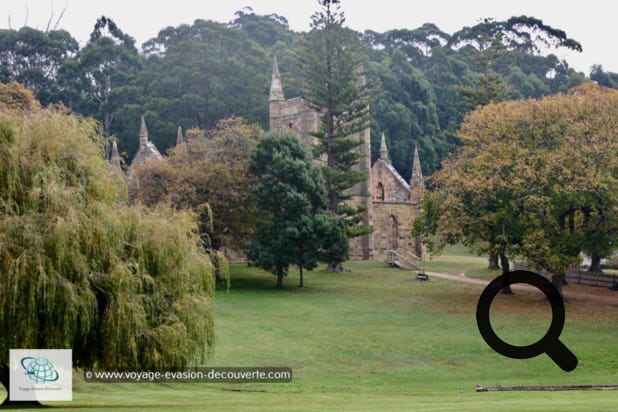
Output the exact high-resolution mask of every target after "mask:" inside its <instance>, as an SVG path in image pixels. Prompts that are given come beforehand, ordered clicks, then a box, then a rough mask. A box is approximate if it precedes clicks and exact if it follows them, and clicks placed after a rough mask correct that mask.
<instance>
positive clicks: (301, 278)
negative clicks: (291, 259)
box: [298, 265, 303, 288]
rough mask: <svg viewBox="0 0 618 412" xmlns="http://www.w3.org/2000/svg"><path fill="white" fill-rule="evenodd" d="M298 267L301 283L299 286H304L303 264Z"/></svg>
mask: <svg viewBox="0 0 618 412" xmlns="http://www.w3.org/2000/svg"><path fill="white" fill-rule="evenodd" d="M298 269H299V270H300V284H299V285H298V286H299V287H301V288H302V287H303V265H300V266H299V267H298Z"/></svg>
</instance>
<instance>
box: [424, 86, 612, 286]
mask: <svg viewBox="0 0 618 412" xmlns="http://www.w3.org/2000/svg"><path fill="white" fill-rule="evenodd" d="M617 115H618V91H616V90H612V89H607V88H601V87H598V86H594V85H592V84H586V85H582V86H580V87H577V88H574V89H572V90H570V91H569V92H568V93H566V94H557V95H554V96H551V97H546V98H543V99H540V100H525V101H524V100H520V101H512V102H504V103H501V104H493V105H488V106H485V107H483V108H479V109H477V110H475V111H474V112H472V113H470V115H468V116H467V117H466V120H465V121H464V123H463V125H462V127H461V130H460V132H459V137H460V138H461V139H462V141H463V142H464V146H463V147H462V149H461V152H460V153H459V154H458V155H457V156H455V157H454V158H452V159H449V160H448V161H446V162H445V164H444V165H443V166H444V167H443V169H442V170H441V171H439V172H438V173H436V174H435V176H434V177H433V178H432V180H431V184H432V185H433V187H434V190H433V192H432V193H429V194H428V196H427V200H426V205H425V212H424V220H421V221H419V224H418V226H421V225H424V229H425V231H426V233H433V234H437V235H438V239H440V241H441V242H442V244H445V243H449V242H450V243H452V242H457V241H463V242H464V243H467V244H469V245H471V246H474V247H476V248H477V249H478V250H481V251H487V248H488V247H490V246H492V247H496V248H498V250H497V252H498V253H499V254H500V255H501V256H502V257H503V259H504V260H505V262H504V263H505V264H506V268H504V267H503V269H506V270H507V271H508V259H507V257H523V258H525V259H526V260H527V261H528V262H529V264H531V265H532V266H533V267H536V268H538V269H542V270H546V271H548V272H549V273H551V274H553V275H554V278H557V279H558V281H557V282H556V283H557V284H558V285H559V284H560V282H559V280H560V279H561V277H562V276H563V275H564V274H565V272H567V271H568V270H569V268H570V266H571V265H573V264H575V263H577V261H578V256H579V254H580V252H581V251H584V252H586V253H588V254H590V255H591V256H595V257H602V256H607V255H608V254H609V253H610V252H611V250H612V248H613V245H614V244H615V242H616V240H617V239H616V236H617V233H618V197H617V196H616V193H617V189H618V172H617V171H618V163H617V160H616V159H618V146H617V145H616V141H615V136H616V135H617V133H618V120H617V119H618V116H617ZM418 226H417V227H418Z"/></svg>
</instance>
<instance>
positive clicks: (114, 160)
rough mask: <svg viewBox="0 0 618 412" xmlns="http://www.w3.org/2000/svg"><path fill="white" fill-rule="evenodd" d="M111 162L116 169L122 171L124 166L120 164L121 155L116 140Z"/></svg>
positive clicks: (113, 143) (113, 145) (113, 144)
mask: <svg viewBox="0 0 618 412" xmlns="http://www.w3.org/2000/svg"><path fill="white" fill-rule="evenodd" d="M109 162H110V163H111V165H112V167H113V169H114V170H116V171H120V172H122V167H121V166H120V155H119V154H118V144H117V143H116V141H115V140H114V141H113V142H112V153H111V155H110V158H109Z"/></svg>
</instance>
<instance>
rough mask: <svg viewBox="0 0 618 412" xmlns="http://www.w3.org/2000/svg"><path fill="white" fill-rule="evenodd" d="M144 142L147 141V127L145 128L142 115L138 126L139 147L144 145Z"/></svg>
mask: <svg viewBox="0 0 618 412" xmlns="http://www.w3.org/2000/svg"><path fill="white" fill-rule="evenodd" d="M146 143H148V129H146V121H145V120H144V116H142V124H141V126H140V128H139V145H140V147H142V146H146Z"/></svg>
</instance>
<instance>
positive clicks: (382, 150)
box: [380, 133, 391, 164]
mask: <svg viewBox="0 0 618 412" xmlns="http://www.w3.org/2000/svg"><path fill="white" fill-rule="evenodd" d="M380 159H382V160H384V161H385V162H387V163H389V164H390V162H391V161H390V160H389V158H388V148H387V147H386V137H385V136H384V133H382V141H381V142H380Z"/></svg>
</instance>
